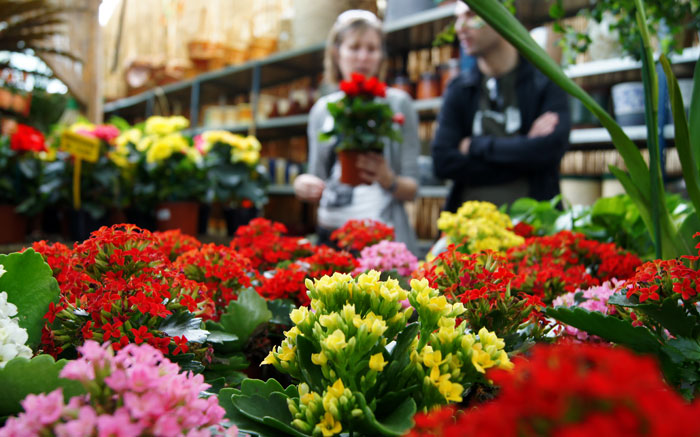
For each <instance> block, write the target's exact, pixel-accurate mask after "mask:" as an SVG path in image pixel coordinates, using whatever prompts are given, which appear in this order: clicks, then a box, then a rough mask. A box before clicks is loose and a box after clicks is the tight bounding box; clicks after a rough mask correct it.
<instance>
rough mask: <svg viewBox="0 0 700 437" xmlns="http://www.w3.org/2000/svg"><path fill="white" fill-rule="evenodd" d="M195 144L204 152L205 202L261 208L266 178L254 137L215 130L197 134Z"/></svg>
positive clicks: (259, 147) (258, 142)
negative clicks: (205, 172) (206, 185)
mask: <svg viewBox="0 0 700 437" xmlns="http://www.w3.org/2000/svg"><path fill="white" fill-rule="evenodd" d="M194 144H195V147H196V148H197V150H199V151H200V152H201V153H202V155H204V160H205V166H206V169H207V180H208V187H207V195H206V199H207V201H208V202H221V203H223V204H227V205H230V206H238V205H242V204H243V203H251V202H252V203H253V204H254V205H255V206H256V207H258V208H260V207H262V205H263V203H265V202H266V201H267V197H266V194H265V187H266V186H267V184H268V178H267V174H266V172H265V170H264V168H263V167H261V166H259V165H258V163H259V161H260V149H261V147H262V146H261V145H260V141H258V139H257V138H255V137H254V136H252V135H249V136H247V137H243V136H241V135H236V134H233V133H231V132H228V131H218V130H214V131H207V132H204V133H203V134H201V135H198V136H196V137H195V138H194Z"/></svg>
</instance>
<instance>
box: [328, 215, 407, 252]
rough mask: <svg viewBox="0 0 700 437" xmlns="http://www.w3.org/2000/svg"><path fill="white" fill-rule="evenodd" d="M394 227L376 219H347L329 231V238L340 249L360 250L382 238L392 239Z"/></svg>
mask: <svg viewBox="0 0 700 437" xmlns="http://www.w3.org/2000/svg"><path fill="white" fill-rule="evenodd" d="M393 239H394V228H393V227H391V226H388V225H385V224H384V223H382V222H380V221H377V220H370V219H364V220H348V221H347V222H345V224H344V225H343V226H342V227H340V228H339V229H336V230H335V231H333V233H331V240H333V241H335V244H336V245H337V246H338V247H340V248H341V249H345V250H351V251H356V252H360V251H361V250H362V249H364V248H365V247H367V246H372V245H374V244H377V243H379V242H380V241H382V240H389V241H391V240H393Z"/></svg>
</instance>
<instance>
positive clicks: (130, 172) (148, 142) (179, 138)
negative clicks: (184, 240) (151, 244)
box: [116, 116, 206, 235]
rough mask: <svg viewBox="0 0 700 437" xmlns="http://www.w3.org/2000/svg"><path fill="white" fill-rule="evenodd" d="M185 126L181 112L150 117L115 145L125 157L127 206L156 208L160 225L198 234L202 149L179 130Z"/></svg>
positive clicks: (143, 209) (146, 209)
mask: <svg viewBox="0 0 700 437" xmlns="http://www.w3.org/2000/svg"><path fill="white" fill-rule="evenodd" d="M187 126H189V121H188V120H187V119H186V118H184V117H182V116H174V117H161V116H153V117H149V118H148V119H147V120H146V122H145V123H144V124H142V125H139V126H136V127H135V128H134V129H129V130H126V131H125V132H124V133H122V135H121V136H120V137H119V138H118V139H117V141H116V144H117V151H118V153H119V154H120V155H121V154H123V155H124V156H126V160H127V162H128V164H127V165H125V166H124V167H123V172H122V178H123V179H124V181H125V184H126V189H127V191H128V192H129V195H130V200H129V205H130V206H131V207H132V208H134V209H135V210H136V211H140V212H141V214H145V215H148V214H149V212H152V211H155V222H156V227H157V229H158V230H161V231H165V230H168V229H181V230H182V232H183V233H185V234H189V235H196V234H197V221H198V219H199V217H198V212H199V201H200V199H202V198H203V195H204V193H205V190H206V181H205V171H204V162H203V159H202V154H201V153H200V152H199V151H198V150H197V149H196V148H195V147H194V146H193V144H192V140H191V139H190V138H188V137H185V136H184V135H183V134H182V132H181V131H182V129H184V128H186V127H187ZM128 218H129V215H128V214H127V219H128Z"/></svg>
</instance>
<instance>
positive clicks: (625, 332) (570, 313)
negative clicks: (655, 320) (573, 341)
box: [545, 307, 661, 355]
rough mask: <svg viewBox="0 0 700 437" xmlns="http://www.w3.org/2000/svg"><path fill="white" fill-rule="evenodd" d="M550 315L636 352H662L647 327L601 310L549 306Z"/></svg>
mask: <svg viewBox="0 0 700 437" xmlns="http://www.w3.org/2000/svg"><path fill="white" fill-rule="evenodd" d="M545 312H546V313H547V315H548V316H550V317H553V318H555V319H557V320H559V321H560V322H563V323H566V324H567V325H571V326H573V327H574V328H577V329H580V330H582V331H586V332H587V333H589V334H592V335H597V336H598V337H601V338H604V339H606V340H608V341H611V342H613V343H617V344H620V345H623V346H626V347H628V348H630V349H632V350H634V351H636V352H640V353H652V354H655V355H658V354H659V353H660V350H661V349H660V348H661V344H660V343H659V341H658V340H657V338H656V337H655V336H654V334H652V333H651V332H650V331H649V330H648V329H647V328H644V327H637V326H632V324H631V323H629V322H626V321H624V320H620V319H618V318H615V317H611V316H606V315H604V314H601V313H599V312H595V311H593V312H588V311H586V310H584V309H582V308H574V309H569V308H563V307H562V308H547V309H546V310H545Z"/></svg>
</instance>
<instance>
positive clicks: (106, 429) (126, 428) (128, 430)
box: [97, 408, 145, 437]
mask: <svg viewBox="0 0 700 437" xmlns="http://www.w3.org/2000/svg"><path fill="white" fill-rule="evenodd" d="M142 431H145V430H143V429H142V427H141V426H139V425H138V424H136V423H131V418H130V417H129V413H128V412H127V411H126V409H125V408H120V409H118V410H117V411H116V412H115V413H114V415H109V414H103V415H101V416H100V417H98V418H97V435H98V437H138V436H139V435H140V434H141V432H142Z"/></svg>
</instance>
